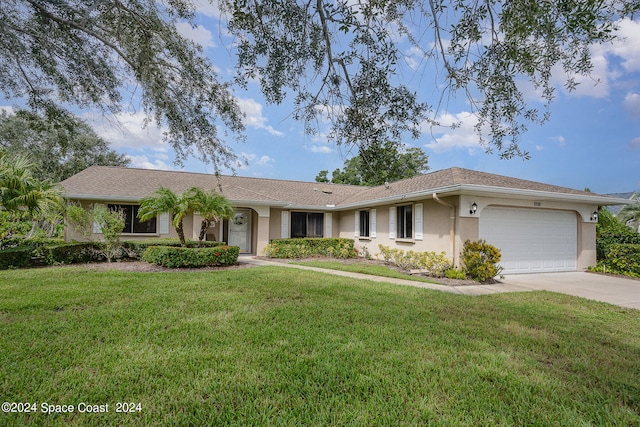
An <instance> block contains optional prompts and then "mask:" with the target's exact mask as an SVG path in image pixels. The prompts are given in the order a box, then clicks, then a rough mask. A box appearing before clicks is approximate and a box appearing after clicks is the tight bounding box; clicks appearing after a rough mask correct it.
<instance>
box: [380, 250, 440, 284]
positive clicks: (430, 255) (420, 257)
mask: <svg viewBox="0 0 640 427" xmlns="http://www.w3.org/2000/svg"><path fill="white" fill-rule="evenodd" d="M378 248H379V249H380V254H379V256H382V259H383V260H384V261H385V262H389V263H392V264H395V265H397V266H398V267H400V268H404V269H407V270H410V269H419V270H427V271H428V272H429V273H430V274H431V275H432V276H438V277H439V276H442V275H444V272H445V270H447V269H448V268H449V267H451V264H452V263H451V260H449V258H448V257H447V254H446V253H445V252H440V253H437V252H416V251H406V252H405V251H403V250H402V249H396V248H390V247H389V246H384V245H378Z"/></svg>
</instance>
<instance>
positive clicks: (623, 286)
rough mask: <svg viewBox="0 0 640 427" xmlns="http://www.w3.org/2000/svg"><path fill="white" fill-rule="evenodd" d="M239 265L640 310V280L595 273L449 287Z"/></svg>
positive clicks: (252, 261) (245, 258)
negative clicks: (535, 294)
mask: <svg viewBox="0 0 640 427" xmlns="http://www.w3.org/2000/svg"><path fill="white" fill-rule="evenodd" d="M238 262H239V263H240V264H249V265H256V266H265V265H271V266H278V267H289V268H298V269H301V270H309V271H317V272H320V273H326V274H333V275H336V276H343V277H351V278H355V279H361V280H370V281H373V282H385V283H392V284H396V285H404V286H413V287H417V288H424V289H434V290H438V291H442V292H451V293H455V294H461V295H489V294H495V293H501V292H531V291H540V290H546V291H552V292H559V293H563V294H568V295H574V296H578V297H582V298H587V299H591V300H595V301H602V302H607V303H610V304H615V305H618V306H621V307H629V308H635V309H640V280H633V279H625V278H619V277H610V276H603V275H599V274H593V273H582V272H570V273H541V274H516V275H509V276H506V277H505V278H504V279H502V280H501V281H500V282H501V283H496V284H493V285H472V286H447V285H437V284H431V283H424V282H414V281H413V280H405V279H396V278H391V277H380V276H372V275H369V274H361V273H351V272H347V271H338V270H329V269H325V268H317V267H308V266H304V265H295V264H289V263H283V262H277V261H269V260H265V259H258V258H255V257H254V256H252V255H241V256H240V257H239V259H238Z"/></svg>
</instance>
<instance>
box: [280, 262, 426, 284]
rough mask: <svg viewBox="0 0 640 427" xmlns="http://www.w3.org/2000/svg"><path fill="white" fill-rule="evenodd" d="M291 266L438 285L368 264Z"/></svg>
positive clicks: (421, 278)
mask: <svg viewBox="0 0 640 427" xmlns="http://www.w3.org/2000/svg"><path fill="white" fill-rule="evenodd" d="M291 264H297V265H305V266H308V267H317V268H326V269H328V270H339V271H350V272H352V273H361V274H368V275H371V276H381V277H391V278H395V279H405V280H413V281H414V282H425V283H436V282H434V281H433V280H429V279H425V278H424V277H420V276H411V275H409V274H404V273H401V272H399V271H396V270H394V269H392V268H389V267H386V266H384V265H375V264H367V263H359V262H355V263H345V262H343V261H319V260H313V261H294V262H292V263H291Z"/></svg>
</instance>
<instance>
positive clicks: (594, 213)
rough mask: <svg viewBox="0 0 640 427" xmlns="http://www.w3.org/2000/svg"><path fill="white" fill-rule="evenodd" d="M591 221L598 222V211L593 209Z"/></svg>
mask: <svg viewBox="0 0 640 427" xmlns="http://www.w3.org/2000/svg"><path fill="white" fill-rule="evenodd" d="M591 221H595V222H598V211H593V213H592V214H591Z"/></svg>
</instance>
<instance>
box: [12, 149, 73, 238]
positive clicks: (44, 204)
mask: <svg viewBox="0 0 640 427" xmlns="http://www.w3.org/2000/svg"><path fill="white" fill-rule="evenodd" d="M34 167H35V164H34V163H33V162H32V161H31V160H30V159H29V157H28V156H17V157H12V158H10V157H9V156H8V155H7V153H6V152H4V151H0V208H3V209H5V210H7V211H24V210H26V211H27V212H29V214H31V216H32V217H33V219H34V221H35V220H37V217H38V216H39V215H43V214H44V213H45V212H49V211H52V210H56V211H59V210H60V209H61V208H62V190H61V189H60V187H58V186H57V185H54V184H52V183H51V182H49V181H40V180H38V179H37V178H36V177H35V176H34V175H33V173H32V170H33V169H34ZM32 232H33V229H32Z"/></svg>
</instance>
